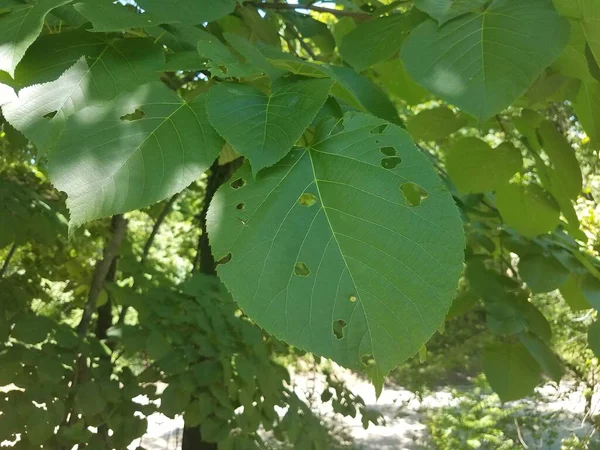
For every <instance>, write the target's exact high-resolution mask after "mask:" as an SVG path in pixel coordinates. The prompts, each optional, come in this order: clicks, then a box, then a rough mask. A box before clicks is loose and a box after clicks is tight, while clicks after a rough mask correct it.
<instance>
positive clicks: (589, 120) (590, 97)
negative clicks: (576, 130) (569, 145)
mask: <svg viewBox="0 0 600 450" xmlns="http://www.w3.org/2000/svg"><path fill="white" fill-rule="evenodd" d="M573 108H574V109H575V113H576V114H577V118H578V119H579V121H580V122H581V126H582V127H583V129H584V130H585V132H586V133H587V135H588V136H589V137H590V139H591V140H592V141H593V142H594V144H595V145H597V144H598V143H600V83H599V82H597V81H589V82H585V83H582V85H581V89H580V90H579V94H578V95H577V98H576V99H575V102H574V103H573Z"/></svg>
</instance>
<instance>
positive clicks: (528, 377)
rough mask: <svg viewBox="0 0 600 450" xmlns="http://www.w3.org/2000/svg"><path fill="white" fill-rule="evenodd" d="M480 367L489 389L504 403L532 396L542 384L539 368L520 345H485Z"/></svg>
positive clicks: (497, 343)
mask: <svg viewBox="0 0 600 450" xmlns="http://www.w3.org/2000/svg"><path fill="white" fill-rule="evenodd" d="M482 365H483V372H484V373H485V377H486V378H487V380H488V382H489V383H490V386H491V387H492V389H493V390H494V392H496V393H497V394H498V396H499V397H500V399H501V400H502V401H503V402H508V401H511V400H518V399H520V398H522V397H525V396H527V395H529V394H532V393H533V389H534V388H535V387H536V386H537V384H538V383H539V382H540V381H541V377H540V366H539V364H538V363H537V362H536V360H535V359H534V358H533V357H532V356H531V355H530V354H529V352H528V351H527V349H526V348H525V347H524V346H523V345H522V344H521V343H519V342H514V343H500V342H496V343H492V344H490V345H488V346H487V347H486V348H485V350H484V351H483V355H482Z"/></svg>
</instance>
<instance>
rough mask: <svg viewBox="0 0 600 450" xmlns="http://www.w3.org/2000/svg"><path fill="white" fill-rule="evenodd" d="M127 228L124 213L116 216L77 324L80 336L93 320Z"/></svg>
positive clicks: (85, 331)
mask: <svg viewBox="0 0 600 450" xmlns="http://www.w3.org/2000/svg"><path fill="white" fill-rule="evenodd" d="M126 230H127V221H126V220H125V218H124V217H123V215H122V214H119V215H118V216H115V220H114V223H113V227H112V235H111V237H110V238H109V240H108V243H107V244H106V247H105V248H104V255H103V257H102V260H101V261H98V262H97V263H96V267H95V268H94V275H93V278H92V283H91V285H90V292H89V294H88V299H87V302H86V304H85V306H84V308H83V315H82V316H81V320H80V321H79V325H77V334H78V335H79V336H85V334H86V333H87V330H88V328H89V326H90V322H91V320H92V315H93V314H94V310H95V309H96V302H97V301H98V297H99V296H100V293H101V292H102V289H103V288H104V282H105V281H106V276H107V275H108V271H109V269H110V266H111V265H112V262H113V260H114V259H115V258H116V256H117V253H118V251H119V247H120V246H121V242H122V241H123V238H124V237H125V231H126Z"/></svg>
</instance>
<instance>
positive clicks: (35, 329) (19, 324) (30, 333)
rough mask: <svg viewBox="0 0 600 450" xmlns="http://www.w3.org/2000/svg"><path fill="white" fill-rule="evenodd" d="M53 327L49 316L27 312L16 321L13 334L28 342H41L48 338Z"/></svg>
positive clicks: (18, 338) (19, 339)
mask: <svg viewBox="0 0 600 450" xmlns="http://www.w3.org/2000/svg"><path fill="white" fill-rule="evenodd" d="M51 329H52V322H51V321H50V319H48V318H47V317H43V316H36V315H33V314H27V315H23V316H20V317H19V318H18V319H17V320H16V321H15V325H14V327H13V329H12V332H11V336H12V337H13V338H14V339H17V340H18V341H21V342H24V343H26V344H39V343H40V342H43V341H45V340H46V338H47V337H48V333H50V331H51Z"/></svg>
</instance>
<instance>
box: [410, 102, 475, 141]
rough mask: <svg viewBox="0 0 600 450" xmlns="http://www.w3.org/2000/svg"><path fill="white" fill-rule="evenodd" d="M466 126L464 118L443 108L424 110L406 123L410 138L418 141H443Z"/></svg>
mask: <svg viewBox="0 0 600 450" xmlns="http://www.w3.org/2000/svg"><path fill="white" fill-rule="evenodd" d="M466 124H467V121H466V120H465V119H464V117H458V116H457V115H456V114H454V112H453V111H452V110H451V109H450V108H447V107H445V106H439V107H437V108H432V109H424V110H423V111H421V112H420V113H419V114H417V115H415V116H412V117H410V118H409V119H408V121H407V122H406V129H407V130H408V132H409V133H410V135H411V137H412V138H413V139H415V140H418V141H435V140H438V139H443V138H445V137H447V136H449V135H451V134H452V133H454V132H455V131H458V130H460V129H461V128H462V127H464V126H465V125H466Z"/></svg>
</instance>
